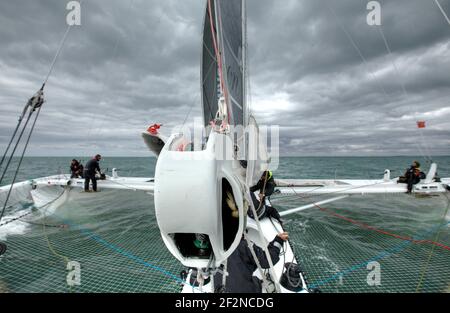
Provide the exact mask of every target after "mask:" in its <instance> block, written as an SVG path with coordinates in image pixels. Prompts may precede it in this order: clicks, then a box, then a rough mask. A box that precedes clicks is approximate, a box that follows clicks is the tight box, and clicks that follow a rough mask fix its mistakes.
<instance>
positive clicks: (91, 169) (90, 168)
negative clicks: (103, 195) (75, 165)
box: [84, 154, 102, 192]
mask: <svg viewBox="0 0 450 313" xmlns="http://www.w3.org/2000/svg"><path fill="white" fill-rule="evenodd" d="M101 159H102V156H101V155H100V154H97V155H95V157H93V158H92V159H90V160H89V161H88V162H87V163H86V166H85V168H84V191H86V192H89V181H92V190H93V191H97V178H96V177H95V174H96V172H99V173H101V171H100V165H99V164H98V162H100V160H101Z"/></svg>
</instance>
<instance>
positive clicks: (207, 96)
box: [202, 0, 246, 126]
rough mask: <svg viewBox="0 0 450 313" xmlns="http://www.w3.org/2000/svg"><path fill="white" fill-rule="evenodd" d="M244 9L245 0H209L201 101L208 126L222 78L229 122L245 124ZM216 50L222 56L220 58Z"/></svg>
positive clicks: (204, 39)
mask: <svg viewBox="0 0 450 313" xmlns="http://www.w3.org/2000/svg"><path fill="white" fill-rule="evenodd" d="M209 12H211V15H212V19H210V15H209ZM243 13H244V12H243V3H242V0H215V1H213V0H208V1H207V6H206V14H205V22H204V29H203V54H202V94H203V95H202V103H203V116H204V122H205V126H206V125H208V124H209V122H210V121H211V120H212V119H214V117H215V115H216V112H217V102H218V97H219V95H220V93H221V90H220V85H221V83H220V80H221V79H222V80H223V82H222V88H223V95H224V97H225V100H226V103H227V109H228V115H229V120H228V122H229V124H230V125H234V126H236V125H243V126H246V122H245V117H244V114H245V83H244V60H245V56H244V36H243ZM215 44H216V48H217V50H216V49H215V46H214V45H215ZM217 53H218V54H219V55H220V58H221V60H218V58H217ZM220 68H222V75H220V74H221V73H220Z"/></svg>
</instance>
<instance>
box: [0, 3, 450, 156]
mask: <svg viewBox="0 0 450 313" xmlns="http://www.w3.org/2000/svg"><path fill="white" fill-rule="evenodd" d="M67 2H68V1H62V0H35V1H29V0H16V1H2V2H1V3H0V42H1V46H0V150H1V151H3V150H4V148H5V147H6V144H7V142H8V140H9V137H10V135H11V134H12V131H13V129H14V127H15V124H16V122H17V117H18V115H19V113H20V112H21V110H22V108H23V106H24V104H25V102H26V101H27V99H28V98H29V97H30V96H31V95H33V94H34V92H36V90H38V89H39V88H40V86H41V84H42V81H43V80H44V78H45V76H46V74H47V72H48V70H49V66H50V63H51V61H52V58H53V56H54V54H55V52H56V50H57V48H58V44H59V42H60V40H61V38H62V36H63V34H64V32H65V30H66V27H67V24H66V15H67V13H68V11H67V10H66V4H67ZM368 2H369V1H366V0H302V1H299V0H247V15H248V21H247V27H248V45H249V47H248V54H249V79H250V86H251V88H250V93H251V103H250V105H251V108H252V112H253V113H254V115H255V116H256V118H257V120H258V122H259V123H260V124H264V125H279V127H280V134H281V140H280V142H281V146H280V149H281V153H282V154H284V155H349V156H352V155H409V154H412V155H419V154H421V153H422V151H426V150H427V149H429V150H430V152H431V153H432V154H434V155H438V154H439V155H450V123H449V120H450V100H449V99H450V25H449V23H448V22H447V21H446V19H445V17H444V15H443V13H442V12H441V11H440V9H439V7H438V6H437V5H436V3H435V1H434V0H395V1H393V0H389V1H388V0H384V1H379V2H380V3H381V14H382V16H381V22H382V25H381V26H369V25H368V24H367V22H366V16H367V13H368V12H369V11H368V10H367V9H366V5H367V3H368ZM439 3H440V4H441V6H442V8H443V10H444V11H445V12H447V15H450V0H440V1H439ZM204 9H205V1H200V0H164V1H162V0H159V1H156V0H152V1H149V0H114V1H113V0H85V1H84V2H83V3H82V12H81V14H82V15H81V23H82V25H81V26H75V27H73V28H72V29H71V31H70V33H69V36H68V38H67V41H66V44H65V45H64V48H63V50H62V51H61V55H60V57H59V59H58V60H57V63H56V65H55V68H54V71H53V73H52V75H51V77H50V79H49V81H48V84H47V86H46V91H45V96H46V103H45V105H44V107H43V110H42V113H41V116H40V118H39V121H38V124H37V126H36V131H35V133H34V134H33V138H32V142H31V145H30V147H29V155H45V156H46V155H68V156H69V155H92V154H94V153H97V152H100V153H103V154H105V155H110V156H114V155H121V156H129V155H131V156H145V155H149V152H148V151H147V150H146V148H145V146H144V144H143V142H142V139H141V137H140V132H141V131H143V130H145V129H146V127H147V126H148V125H149V124H153V123H155V122H159V123H162V124H163V125H164V126H163V129H166V130H167V131H169V130H172V128H173V127H175V126H176V125H179V124H181V123H183V121H184V120H185V119H186V118H187V119H186V121H187V123H188V124H189V123H192V122H193V120H194V118H195V117H200V115H201V97H200V56H201V44H202V42H201V29H202V23H203V14H204ZM383 37H384V38H383ZM384 39H385V40H386V41H385V40H384ZM389 50H390V52H389ZM419 119H423V120H426V122H427V128H426V129H424V130H423V136H424V139H425V142H426V147H425V144H424V143H423V142H422V139H421V138H422V136H421V135H420V133H419V130H418V129H417V127H416V121H417V120H419ZM163 131H164V130H163Z"/></svg>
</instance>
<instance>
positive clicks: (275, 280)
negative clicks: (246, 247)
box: [244, 170, 280, 292]
mask: <svg viewBox="0 0 450 313" xmlns="http://www.w3.org/2000/svg"><path fill="white" fill-rule="evenodd" d="M268 174H269V172H268V170H266V174H265V179H264V185H263V189H262V193H263V194H265V191H266V183H267V178H268ZM247 188H248V186H247ZM250 192H251V191H250V189H248V191H247V193H246V196H247V197H250V198H249V199H247V201H248V203H250V208H251V210H252V212H253V218H254V220H255V222H256V226H257V228H258V234H259V237H260V239H261V242H262V243H263V247H262V248H263V250H264V253H265V255H266V259H267V262H268V263H269V272H270V275H271V276H272V281H273V282H274V285H275V291H276V292H280V286H279V284H280V283H279V280H278V279H277V277H276V275H275V269H274V266H273V262H272V258H271V256H270V253H269V250H268V247H267V246H268V242H267V240H266V237H265V236H264V235H263V231H262V227H261V223H260V222H259V217H258V213H257V210H256V209H255V205H254V204H253V200H252V198H251V196H250ZM263 201H264V196H263V198H262V199H260V202H259V206H258V211H259V210H260V209H261V206H262V205H263ZM244 231H245V230H244ZM244 238H245V237H244ZM247 243H248V241H247ZM252 255H253V253H252ZM254 258H255V257H254ZM255 262H256V264H257V266H258V267H259V266H260V264H259V260H257V259H255ZM260 270H261V269H260ZM263 281H265V283H266V286H267V281H266V280H265V278H264V276H263Z"/></svg>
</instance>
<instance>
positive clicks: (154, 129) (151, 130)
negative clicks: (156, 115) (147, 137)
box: [147, 124, 161, 135]
mask: <svg viewBox="0 0 450 313" xmlns="http://www.w3.org/2000/svg"><path fill="white" fill-rule="evenodd" d="M160 128H161V124H153V125H152V126H150V127H149V128H148V129H147V131H148V132H149V133H150V134H152V135H156V134H157V133H158V129H160Z"/></svg>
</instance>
